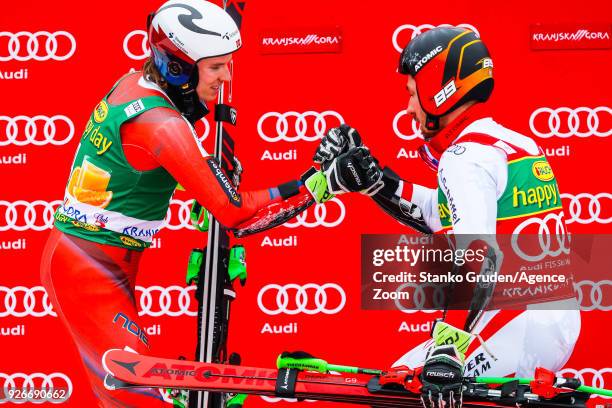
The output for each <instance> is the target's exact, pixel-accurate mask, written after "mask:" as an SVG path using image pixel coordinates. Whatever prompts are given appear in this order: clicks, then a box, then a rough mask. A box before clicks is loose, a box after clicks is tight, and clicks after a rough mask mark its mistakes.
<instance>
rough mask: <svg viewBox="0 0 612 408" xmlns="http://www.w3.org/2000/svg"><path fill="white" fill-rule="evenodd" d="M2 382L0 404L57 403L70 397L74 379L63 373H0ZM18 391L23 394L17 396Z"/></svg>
mask: <svg viewBox="0 0 612 408" xmlns="http://www.w3.org/2000/svg"><path fill="white" fill-rule="evenodd" d="M0 383H1V384H2V386H1V387H0V404H2V403H5V402H12V403H15V404H23V403H26V402H32V403H34V404H42V403H44V402H50V403H53V404H57V403H61V402H64V401H66V400H67V399H68V398H70V395H72V389H73V387H72V381H70V378H68V376H67V375H66V374H63V373H51V374H43V373H32V374H24V373H14V374H5V373H0ZM16 391H18V392H20V393H21V395H18V396H16V394H15V392H16ZM60 391H62V392H60ZM22 396H23V397H22ZM19 397H22V398H19Z"/></svg>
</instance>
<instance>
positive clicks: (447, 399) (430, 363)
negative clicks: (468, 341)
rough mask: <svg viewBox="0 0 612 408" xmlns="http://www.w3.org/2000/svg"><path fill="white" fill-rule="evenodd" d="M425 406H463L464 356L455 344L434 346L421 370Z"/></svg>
mask: <svg viewBox="0 0 612 408" xmlns="http://www.w3.org/2000/svg"><path fill="white" fill-rule="evenodd" d="M421 383H422V384H423V387H422V388H421V401H422V402H423V406H424V407H425V408H461V403H462V394H463V384H462V383H463V358H462V357H461V354H460V353H459V351H458V350H457V347H455V345H452V344H451V345H443V346H434V347H432V348H431V349H430V350H429V352H428V354H427V358H426V359H425V365H424V366H423V371H422V372H421Z"/></svg>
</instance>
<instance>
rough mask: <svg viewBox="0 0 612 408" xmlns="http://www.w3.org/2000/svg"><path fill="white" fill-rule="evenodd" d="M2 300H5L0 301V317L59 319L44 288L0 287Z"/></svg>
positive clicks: (0, 298)
mask: <svg viewBox="0 0 612 408" xmlns="http://www.w3.org/2000/svg"><path fill="white" fill-rule="evenodd" d="M2 298H4V300H3V301H0V317H7V316H13V317H25V316H33V317H44V316H54V317H57V314H56V313H55V312H54V311H53V306H51V303H50V301H49V295H48V294H47V291H46V290H45V288H43V287H42V286H34V287H33V288H27V287H25V286H15V287H14V288H7V287H5V286H0V300H2ZM2 305H4V307H2Z"/></svg>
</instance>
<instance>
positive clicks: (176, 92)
mask: <svg viewBox="0 0 612 408" xmlns="http://www.w3.org/2000/svg"><path fill="white" fill-rule="evenodd" d="M198 79H199V77H198V70H197V68H196V67H194V70H193V72H192V74H191V77H190V78H189V81H187V82H186V83H184V84H183V85H180V86H173V85H168V90H167V92H166V93H167V94H168V96H169V97H170V99H171V100H172V102H174V104H175V105H176V107H177V108H178V110H179V111H180V112H181V113H182V114H183V116H185V118H187V120H188V121H189V122H190V123H191V124H194V123H195V122H197V121H198V120H200V119H202V118H203V117H204V116H205V115H207V114H208V113H209V112H210V111H209V110H208V107H207V106H206V105H205V104H204V103H202V101H200V98H199V97H198V93H197V92H196V87H197V85H198Z"/></svg>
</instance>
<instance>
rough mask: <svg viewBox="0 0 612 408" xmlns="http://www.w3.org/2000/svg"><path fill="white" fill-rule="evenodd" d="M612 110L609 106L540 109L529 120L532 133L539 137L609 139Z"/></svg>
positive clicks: (611, 126)
mask: <svg viewBox="0 0 612 408" xmlns="http://www.w3.org/2000/svg"><path fill="white" fill-rule="evenodd" d="M611 119H612V109H610V108H609V107H607V106H598V107H596V108H586V107H580V108H576V109H571V108H567V107H561V108H556V109H551V108H538V109H536V110H535V111H534V112H533V113H532V114H531V117H530V118H529V128H530V129H531V132H532V133H533V134H534V135H536V136H539V137H543V138H549V137H552V136H557V137H562V138H567V137H571V136H578V137H589V136H599V137H608V136H610V135H612V120H611Z"/></svg>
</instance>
